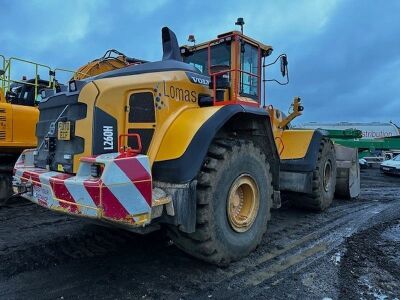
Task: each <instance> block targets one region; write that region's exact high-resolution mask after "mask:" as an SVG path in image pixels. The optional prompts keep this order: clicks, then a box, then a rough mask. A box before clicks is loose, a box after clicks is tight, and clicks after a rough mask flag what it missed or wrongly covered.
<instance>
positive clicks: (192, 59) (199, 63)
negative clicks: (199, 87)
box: [183, 43, 231, 76]
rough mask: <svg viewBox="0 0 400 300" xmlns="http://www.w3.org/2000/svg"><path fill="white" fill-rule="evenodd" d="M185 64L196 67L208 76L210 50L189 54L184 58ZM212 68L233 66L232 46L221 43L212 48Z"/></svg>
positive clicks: (205, 49)
mask: <svg viewBox="0 0 400 300" xmlns="http://www.w3.org/2000/svg"><path fill="white" fill-rule="evenodd" d="M183 61H184V62H185V63H188V64H191V65H193V66H195V67H196V68H197V69H198V70H199V71H200V73H202V74H203V75H206V76H208V75H209V74H208V48H204V49H201V50H196V51H193V52H189V53H188V55H187V56H184V57H183ZM211 66H228V67H230V66H231V45H230V44H226V43H220V44H218V45H214V46H212V47H211Z"/></svg>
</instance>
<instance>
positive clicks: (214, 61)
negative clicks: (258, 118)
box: [181, 31, 272, 106]
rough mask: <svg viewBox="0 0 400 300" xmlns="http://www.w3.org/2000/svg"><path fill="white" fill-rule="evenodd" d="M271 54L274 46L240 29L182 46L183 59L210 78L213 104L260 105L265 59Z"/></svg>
mask: <svg viewBox="0 0 400 300" xmlns="http://www.w3.org/2000/svg"><path fill="white" fill-rule="evenodd" d="M193 40H194V39H193V37H192V41H193ZM271 53H272V47H271V46H267V45H263V44H261V43H259V42H257V41H255V40H253V39H251V38H249V37H247V36H245V35H243V34H242V33H241V32H239V31H232V32H228V33H224V34H220V35H218V37H217V39H215V40H212V41H209V42H205V43H202V44H199V45H193V46H182V47H181V54H182V57H183V61H184V62H186V63H189V64H191V65H193V66H194V67H196V68H197V69H198V70H199V72H200V73H201V74H203V75H206V76H209V77H210V82H209V88H210V89H212V91H213V92H212V98H213V99H212V100H213V101H212V104H213V105H226V104H236V103H241V104H245V105H250V106H260V105H261V103H262V95H261V90H262V89H261V85H262V69H263V66H262V64H263V58H265V57H267V56H268V55H270V54H271Z"/></svg>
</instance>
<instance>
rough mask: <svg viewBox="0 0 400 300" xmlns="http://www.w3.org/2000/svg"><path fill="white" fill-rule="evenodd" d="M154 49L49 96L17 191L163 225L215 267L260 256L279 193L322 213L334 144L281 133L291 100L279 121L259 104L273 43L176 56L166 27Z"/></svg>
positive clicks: (83, 213)
mask: <svg viewBox="0 0 400 300" xmlns="http://www.w3.org/2000/svg"><path fill="white" fill-rule="evenodd" d="M191 41H192V42H193V41H194V38H193V37H192V39H191ZM162 45H163V57H162V60H161V61H156V62H148V63H142V64H139V65H134V66H128V67H126V68H123V69H118V70H114V71H111V72H106V73H103V74H100V75H98V76H95V77H91V78H88V79H85V80H72V81H70V82H69V84H68V91H65V92H61V93H57V92H54V91H53V90H49V91H46V95H45V99H44V100H43V101H42V102H41V103H40V104H39V110H40V118H39V122H38V125H37V129H36V135H37V137H38V146H37V148H36V149H30V150H25V151H24V153H23V154H22V155H21V156H20V158H19V159H18V161H17V163H16V165H15V168H14V172H15V176H14V182H13V185H14V190H15V192H16V193H21V195H22V196H23V197H25V198H26V199H29V200H31V201H33V202H34V203H37V204H39V205H41V206H43V207H46V208H48V209H51V210H56V211H59V212H63V213H66V214H71V215H75V216H79V217H84V218H90V219H93V220H96V221H99V222H103V223H104V224H108V225H110V226H116V227H121V228H124V229H126V230H130V231H132V232H138V233H146V232H150V231H153V230H157V229H159V228H160V226H163V225H164V226H167V228H168V232H169V234H170V237H171V239H172V240H173V242H174V243H175V244H176V245H177V246H178V247H179V248H181V249H182V250H184V251H186V252H187V253H189V254H191V255H193V256H195V257H197V258H200V259H202V260H205V261H207V262H210V263H214V264H218V265H225V264H228V263H229V262H231V261H235V260H238V259H240V258H241V257H243V256H246V255H247V254H248V253H249V252H251V251H252V250H254V249H255V248H256V247H257V245H258V244H259V243H260V241H261V239H262V237H263V235H264V233H265V232H266V230H267V223H268V220H269V219H270V210H271V208H273V207H279V206H280V199H281V196H280V195H281V191H288V192H291V193H295V194H296V195H298V204H299V205H302V206H306V207H310V208H312V209H315V210H323V209H325V208H327V207H328V206H329V205H330V203H331V202H332V199H333V195H334V191H335V179H336V159H335V150H334V147H333V145H332V142H331V141H330V139H329V138H327V137H326V136H325V135H324V133H323V132H320V131H316V130H291V129H289V128H288V126H287V125H288V123H289V122H290V120H291V119H292V118H294V117H295V116H296V115H297V114H298V113H299V112H300V111H301V110H302V107H301V105H300V102H299V99H298V98H296V99H295V101H294V106H295V111H296V112H295V113H294V114H291V115H289V116H288V117H284V116H283V115H282V114H281V113H280V112H279V110H275V109H273V108H272V107H267V106H266V105H265V97H262V90H263V89H262V85H263V82H265V81H266V80H267V79H266V78H265V66H266V64H265V58H267V57H268V56H269V55H270V54H271V53H272V47H271V46H268V45H265V44H262V43H260V42H258V41H256V40H254V39H252V38H250V37H248V36H246V35H244V34H243V33H242V32H238V31H232V32H227V33H223V34H220V35H218V36H217V37H216V38H215V39H213V40H211V41H207V42H205V43H201V44H197V45H196V44H194V45H193V46H182V47H179V46H178V42H177V39H176V36H175V34H174V33H173V32H172V31H171V30H170V29H168V28H167V27H164V28H163V29H162ZM281 67H282V70H283V73H286V69H287V59H286V56H285V58H282V59H281ZM264 90H265V89H264Z"/></svg>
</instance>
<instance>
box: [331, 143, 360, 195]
mask: <svg viewBox="0 0 400 300" xmlns="http://www.w3.org/2000/svg"><path fill="white" fill-rule="evenodd" d="M335 152H336V165H337V174H336V188H335V197H336V198H344V199H353V198H357V197H358V196H359V195H360V166H359V164H358V149H357V148H348V147H344V146H341V145H337V144H335Z"/></svg>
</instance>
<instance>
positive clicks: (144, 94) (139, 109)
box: [125, 90, 157, 154]
mask: <svg viewBox="0 0 400 300" xmlns="http://www.w3.org/2000/svg"><path fill="white" fill-rule="evenodd" d="M126 114H127V116H126V126H125V128H126V131H125V132H126V133H128V134H132V133H137V134H139V135H140V138H141V141H142V152H141V153H142V154H147V153H148V151H149V148H150V145H151V142H152V140H153V136H154V132H155V130H156V123H157V122H156V110H155V104H154V94H153V92H152V91H151V90H143V91H135V92H134V93H132V94H130V95H129V97H128V101H127V106H126ZM127 145H128V147H131V148H132V149H135V148H137V147H138V142H137V139H136V138H135V137H128V143H127Z"/></svg>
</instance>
